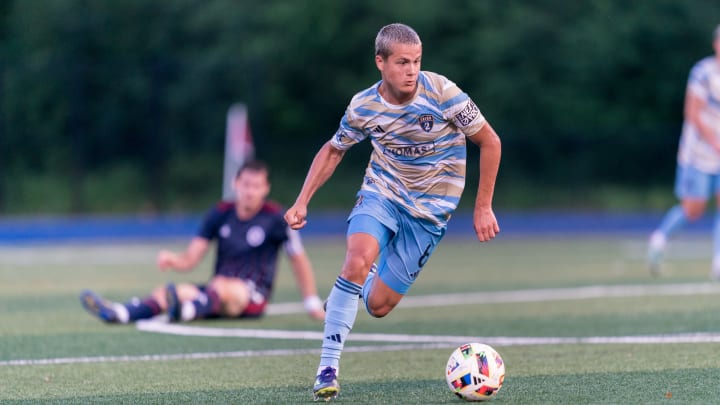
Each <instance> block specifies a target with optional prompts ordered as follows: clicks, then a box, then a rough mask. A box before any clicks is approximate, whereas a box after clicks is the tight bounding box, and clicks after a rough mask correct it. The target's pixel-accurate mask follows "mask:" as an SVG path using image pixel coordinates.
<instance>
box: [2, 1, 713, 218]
mask: <svg viewBox="0 0 720 405" xmlns="http://www.w3.org/2000/svg"><path fill="white" fill-rule="evenodd" d="M394 21H402V22H406V23H408V24H410V25H412V26H413V27H415V28H416V29H417V31H418V32H419V34H420V35H421V37H422V38H423V43H424V48H425V55H424V62H423V63H424V68H425V69H428V70H433V71H437V72H440V73H442V74H445V75H447V76H448V77H450V78H451V79H452V80H454V81H456V82H457V83H458V84H459V85H460V86H461V88H463V89H464V90H465V91H466V92H467V93H469V94H470V95H471V96H472V97H473V99H474V100H475V101H476V102H477V104H478V105H479V106H480V107H481V109H482V111H483V113H484V114H485V115H486V116H487V117H488V119H489V120H490V122H492V124H493V126H494V127H495V128H496V130H497V131H498V133H499V134H500V135H501V137H502V139H503V144H504V148H505V152H504V154H503V164H502V169H501V170H502V172H501V175H502V176H503V177H502V181H503V182H505V183H506V184H512V183H513V182H515V181H519V180H524V179H531V180H532V183H534V184H536V185H540V186H539V187H538V188H545V187H551V188H560V189H561V188H576V187H582V186H584V187H587V188H591V187H592V184H595V183H598V182H599V183H604V184H615V185H619V186H625V187H633V188H640V189H642V188H644V187H646V186H647V185H648V184H649V185H653V186H657V185H663V186H667V187H669V184H670V183H671V180H670V178H671V176H672V174H673V166H674V153H675V147H676V144H677V137H678V133H679V128H680V123H681V119H682V111H681V107H682V98H683V94H684V86H685V80H686V77H687V73H688V71H689V69H690V67H691V66H692V64H693V63H694V62H695V61H697V60H698V59H699V58H701V57H703V56H705V55H707V54H709V53H710V52H711V47H710V33H711V31H712V29H713V28H714V27H715V25H716V24H717V23H718V22H720V3H718V2H715V1H709V0H689V1H683V2H678V1H675V0H641V1H635V2H626V1H622V0H593V1H584V2H575V3H573V2H570V3H568V2H565V1H559V0H543V1H534V2H530V1H522V2H510V3H508V2H492V1H472V0H456V1H453V2H450V3H448V2H444V1H439V0H420V1H411V0H389V1H388V0H383V1H380V0H371V1H366V2H355V1H335V0H315V1H311V0H300V1H284V0H267V1H262V2H258V1H251V0H242V1H234V0H208V1H198V0H178V1H176V0H172V1H170V0H159V1H152V2H147V1H140V0H130V1H120V0H112V1H103V2H88V1H83V0H57V1H52V2H46V1H42V0H10V1H5V2H2V5H0V162H1V164H2V166H1V167H0V212H5V213H9V212H23V211H24V212H28V213H37V212H67V211H75V212H88V211H107V210H110V211H112V210H115V209H116V208H117V207H112V206H104V204H105V203H104V202H103V201H102V199H101V198H100V199H99V198H95V197H91V196H89V195H88V191H87V189H88V187H91V188H96V185H95V184H97V182H95V181H94V180H92V179H93V178H94V177H98V176H100V177H101V176H104V175H106V174H109V173H118V172H124V171H127V166H128V165H130V166H134V167H135V169H133V170H134V171H137V172H139V173H142V176H136V178H135V179H134V180H132V184H128V183H127V181H128V178H127V177H124V180H121V179H117V181H118V183H114V184H113V183H108V185H109V186H108V187H110V188H112V187H115V189H121V188H125V187H130V188H131V189H133V190H137V194H136V195H124V196H122V197H121V198H127V199H129V198H136V197H138V196H142V197H139V199H140V200H149V205H150V206H152V207H155V208H156V209H159V210H166V209H196V207H197V205H199V204H193V203H192V201H197V198H195V197H196V196H198V195H200V196H201V198H200V200H202V201H206V200H208V199H211V198H214V197H213V196H215V195H219V192H217V190H218V188H219V183H220V180H221V177H220V176H219V175H217V176H216V175H215V173H217V172H218V171H219V170H220V168H221V167H222V157H223V147H224V140H223V138H224V133H225V129H224V126H225V114H226V111H227V108H228V107H229V106H230V105H231V104H232V103H234V102H237V101H240V102H245V103H247V104H248V106H249V111H250V120H251V126H252V129H253V135H254V138H255V142H256V147H257V152H258V156H259V157H261V158H263V159H265V160H268V161H269V162H270V163H271V164H272V165H273V166H275V167H278V168H281V169H282V171H284V172H286V173H289V174H291V176H292V177H293V179H292V182H293V183H295V184H297V183H301V182H302V176H303V175H304V171H305V170H306V169H307V166H308V164H309V161H310V159H312V157H313V155H314V153H315V152H316V150H317V149H318V148H319V146H320V145H321V144H322V143H323V142H324V141H325V140H326V139H328V138H329V137H330V135H331V134H332V133H333V132H334V130H335V129H336V127H337V124H338V121H339V119H340V116H341V115H342V113H343V111H344V108H345V106H346V105H347V103H348V101H349V100H350V97H351V96H352V95H353V94H354V93H355V92H357V91H359V90H361V89H363V88H365V87H367V86H369V85H371V84H372V83H374V82H375V81H377V80H378V79H379V76H378V74H377V70H376V68H375V66H374V63H373V59H372V54H373V41H374V36H375V34H376V32H377V30H378V29H379V28H380V27H381V26H382V25H384V24H387V23H389V22H394ZM190 157H192V159H191V158H190ZM184 159H190V160H189V161H188V163H187V167H186V168H183V169H179V166H178V165H179V162H180V161H181V160H184ZM366 159H367V155H366V154H365V153H364V152H363V151H362V150H353V151H352V152H351V153H349V154H348V157H347V158H346V161H345V162H343V166H344V167H345V171H346V172H348V173H358V172H359V171H361V170H362V168H363V167H364V165H365V163H366ZM609 159H612V162H608V160H609ZM213 164H214V165H215V167H212V165H213ZM193 170H195V171H196V174H191V173H190V172H191V171H193ZM11 175H12V176H20V177H22V178H25V177H28V178H44V179H47V180H45V181H48V182H49V183H51V184H54V187H58V186H59V185H63V186H64V187H65V188H66V192H67V203H63V204H62V205H61V206H60V205H53V204H48V205H42V204H40V205H41V206H38V205H39V204H37V203H28V201H27V200H25V199H22V198H19V197H17V196H15V194H16V193H17V192H18V190H19V189H18V188H17V187H19V186H18V184H17V181H14V179H13V178H11ZM201 176H208V177H207V178H206V180H205V181H204V182H203V181H200V180H198V179H199V178H200V177H201ZM190 178H192V179H194V180H189V179H190ZM357 178H359V177H357ZM107 180H108V181H109V182H110V181H112V182H114V181H116V180H115V178H113V177H109V178H107ZM188 181H190V182H191V183H192V184H188ZM353 181H354V180H353ZM469 191H470V190H469ZM105 192H106V191H105V190H103V189H102V187H99V188H97V189H96V190H93V191H91V192H90V194H96V195H99V194H101V193H105ZM330 203H331V202H330ZM515 203H516V204H517V205H528V206H532V205H533V204H534V201H533V200H532V199H530V200H528V201H516V202H515ZM138 205H144V203H142V204H141V203H139V201H136V202H131V201H126V202H123V203H120V204H119V207H122V208H120V209H127V210H134V209H136V208H134V207H137V206H138ZM562 205H567V206H572V205H574V201H572V200H570V201H565V202H563V204H562ZM31 207H32V208H31Z"/></svg>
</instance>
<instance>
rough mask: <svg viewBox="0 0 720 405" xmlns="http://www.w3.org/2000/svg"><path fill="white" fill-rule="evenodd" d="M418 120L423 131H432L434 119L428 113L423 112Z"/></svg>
mask: <svg viewBox="0 0 720 405" xmlns="http://www.w3.org/2000/svg"><path fill="white" fill-rule="evenodd" d="M418 121H420V127H421V128H422V129H423V131H425V132H430V131H432V128H433V124H435V119H434V118H433V116H432V115H430V114H423V115H421V116H420V118H418Z"/></svg>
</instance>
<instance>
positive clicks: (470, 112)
mask: <svg viewBox="0 0 720 405" xmlns="http://www.w3.org/2000/svg"><path fill="white" fill-rule="evenodd" d="M479 115H480V110H479V109H478V108H477V106H476V105H475V103H473V101H472V100H468V102H467V104H466V105H465V108H463V109H462V111H460V112H459V113H457V114H456V115H455V122H456V123H457V125H458V126H461V127H466V126H468V125H470V123H471V122H473V121H474V120H475V118H477V117H478V116H479Z"/></svg>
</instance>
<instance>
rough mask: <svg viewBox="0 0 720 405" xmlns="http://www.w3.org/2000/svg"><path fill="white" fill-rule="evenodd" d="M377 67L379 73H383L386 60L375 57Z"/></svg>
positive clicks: (378, 56)
mask: <svg viewBox="0 0 720 405" xmlns="http://www.w3.org/2000/svg"><path fill="white" fill-rule="evenodd" d="M375 66H377V68H378V70H379V71H381V72H382V71H383V68H384V66H385V60H384V59H383V57H382V56H380V55H375Z"/></svg>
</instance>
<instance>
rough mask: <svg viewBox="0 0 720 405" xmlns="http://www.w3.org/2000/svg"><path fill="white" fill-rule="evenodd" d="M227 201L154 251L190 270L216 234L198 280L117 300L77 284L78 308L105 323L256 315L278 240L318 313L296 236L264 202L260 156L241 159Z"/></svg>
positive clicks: (267, 292) (165, 264)
mask: <svg viewBox="0 0 720 405" xmlns="http://www.w3.org/2000/svg"><path fill="white" fill-rule="evenodd" d="M234 186H235V193H236V200H235V202H221V203H220V204H218V205H217V206H215V207H213V208H212V209H210V210H209V212H208V213H207V215H206V217H205V220H204V221H203V223H202V226H201V227H200V230H199V231H198V233H197V235H196V236H195V237H194V238H193V239H192V240H191V241H190V244H189V245H188V247H187V249H186V250H185V251H184V252H180V253H176V252H171V251H167V250H162V251H160V252H159V253H158V257H157V266H158V268H159V269H160V271H167V270H175V271H179V272H185V271H190V270H192V269H193V268H194V267H195V266H197V264H198V263H200V261H201V260H202V258H203V257H204V256H205V253H206V252H207V251H208V249H209V247H210V243H211V241H212V240H214V239H217V252H216V254H217V257H216V261H215V273H214V275H213V276H212V277H211V278H210V280H209V281H208V283H207V284H205V285H194V284H186V283H183V284H177V285H175V284H172V283H170V284H167V285H166V286H160V287H158V288H156V289H155V290H154V291H153V292H152V293H151V294H150V295H149V296H148V297H146V298H144V299H138V298H133V299H131V300H129V301H128V302H126V303H124V304H121V303H116V302H111V301H108V300H106V299H104V298H102V297H100V296H99V295H98V294H96V293H94V292H92V291H89V290H85V291H83V292H82V293H81V294H80V300H81V302H82V305H83V307H84V308H85V309H86V310H87V311H88V312H89V313H90V314H92V315H94V316H96V317H98V318H100V319H101V320H103V321H106V322H110V323H128V322H133V321H136V320H138V319H146V318H151V317H154V316H156V315H158V314H160V313H163V312H167V314H168V317H169V319H170V321H172V322H178V321H190V320H193V319H199V318H217V317H226V318H238V317H240V318H257V317H260V316H262V315H263V314H264V311H265V307H266V305H267V302H268V300H269V299H270V296H271V294H272V288H273V282H274V280H275V275H276V272H277V259H278V253H279V251H280V249H281V248H283V247H284V249H285V252H286V253H287V254H288V256H289V259H290V264H291V266H292V268H293V271H294V273H295V277H296V279H297V283H298V287H299V289H300V291H301V293H302V296H303V297H304V301H303V302H304V305H305V309H306V310H307V312H308V314H309V315H310V316H311V317H312V318H314V319H318V320H321V319H323V318H324V316H325V312H324V310H323V308H322V302H321V300H320V299H319V298H318V296H317V292H316V291H317V290H316V286H315V276H314V274H313V270H312V266H311V264H310V260H309V259H308V257H307V255H306V254H305V251H304V249H303V246H302V242H301V240H300V235H299V233H298V232H297V231H294V230H292V229H290V228H289V227H288V225H287V223H286V222H285V220H284V219H283V213H282V210H281V208H280V206H278V205H277V204H275V203H274V202H271V201H267V200H266V198H267V196H268V194H269V192H270V181H269V169H268V167H267V166H266V165H265V163H263V162H261V161H257V160H255V161H250V162H247V163H246V164H244V165H243V166H242V167H241V168H240V169H239V170H238V172H237V176H236V177H235V183H234Z"/></svg>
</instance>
